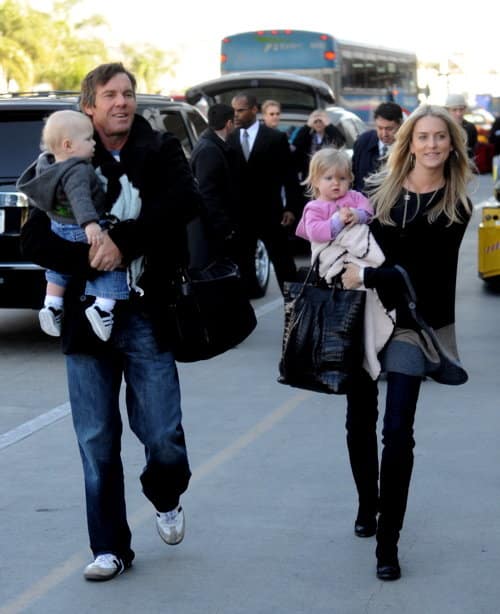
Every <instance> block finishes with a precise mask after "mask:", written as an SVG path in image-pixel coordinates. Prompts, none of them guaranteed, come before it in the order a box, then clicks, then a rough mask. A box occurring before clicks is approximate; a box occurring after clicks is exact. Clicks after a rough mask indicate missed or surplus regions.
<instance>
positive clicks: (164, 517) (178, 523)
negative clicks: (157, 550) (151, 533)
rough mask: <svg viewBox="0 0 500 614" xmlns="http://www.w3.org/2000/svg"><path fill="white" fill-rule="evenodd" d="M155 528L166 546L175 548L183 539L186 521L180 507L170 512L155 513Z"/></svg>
mask: <svg viewBox="0 0 500 614" xmlns="http://www.w3.org/2000/svg"><path fill="white" fill-rule="evenodd" d="M156 528H157V529H158V533H159V534H160V537H161V538H162V539H163V541H164V542H165V543H166V544H169V545H171V546H175V544H180V543H181V541H182V540H183V539H184V532H185V529H186V520H185V518H184V510H183V509H182V507H181V506H180V505H178V506H177V507H176V508H175V509H173V510H170V512H156Z"/></svg>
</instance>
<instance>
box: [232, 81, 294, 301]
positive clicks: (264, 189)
mask: <svg viewBox="0 0 500 614" xmlns="http://www.w3.org/2000/svg"><path fill="white" fill-rule="evenodd" d="M231 106H232V107H233V109H234V118H235V125H236V128H237V130H235V131H234V132H233V133H232V134H231V135H230V136H229V138H228V144H229V145H230V147H231V148H232V149H233V150H234V152H235V153H236V162H237V187H238V190H239V207H240V219H241V220H242V222H241V223H242V226H241V233H242V241H241V249H242V256H241V259H240V261H239V262H238V264H239V265H240V268H241V270H242V274H243V278H244V279H250V278H251V276H252V274H253V275H255V273H254V268H253V267H254V254H255V243H256V240H257V238H260V239H261V240H262V241H263V242H264V244H265V246H266V248H267V251H268V253H269V257H270V259H271V262H272V263H273V265H274V271H275V273H276V278H277V280H278V284H279V286H280V288H281V289H282V290H283V283H284V282H285V281H286V280H294V279H295V277H296V272H297V270H296V267H295V261H294V259H293V255H292V253H291V249H290V244H289V243H290V242H289V240H288V230H289V228H290V227H291V226H292V225H293V223H294V221H295V219H296V216H297V215H298V214H299V213H300V206H301V196H300V186H299V182H298V179H297V177H296V175H295V173H294V169H293V162H292V154H291V151H290V147H289V145H288V139H287V137H286V135H285V134H284V133H283V132H280V131H279V130H275V129H273V128H268V127H267V126H265V125H264V124H261V123H260V122H258V121H257V110H258V105H257V99H256V98H255V96H254V95H253V94H252V93H251V92H240V93H238V94H236V96H234V98H233V100H232V101H231ZM282 187H284V192H285V198H286V203H285V205H284V204H283V200H282Z"/></svg>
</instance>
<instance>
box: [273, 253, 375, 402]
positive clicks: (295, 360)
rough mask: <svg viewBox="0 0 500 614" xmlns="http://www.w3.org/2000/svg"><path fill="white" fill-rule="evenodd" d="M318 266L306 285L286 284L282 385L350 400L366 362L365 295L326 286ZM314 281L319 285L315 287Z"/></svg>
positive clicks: (361, 292)
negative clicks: (350, 390) (347, 395)
mask: <svg viewBox="0 0 500 614" xmlns="http://www.w3.org/2000/svg"><path fill="white" fill-rule="evenodd" d="M317 264H318V261H316V262H315V263H314V264H313V265H312V266H311V268H310V269H309V272H308V274H307V275H306V278H305V281H304V282H303V283H298V282H285V284H284V299H285V326H284V333H283V347H282V356H281V360H280V363H279V373H280V374H279V377H278V382H279V383H280V384H288V385H289V386H294V387H296V388H304V389H306V390H314V391H316V392H324V393H327V394H345V393H346V392H347V389H348V387H349V384H350V380H351V378H352V376H353V374H354V373H355V372H356V371H357V370H358V369H359V368H360V367H361V364H362V361H363V334H364V325H363V324H364V306H365V298H366V294H365V291H363V290H346V289H344V288H342V287H341V286H340V285H339V284H340V280H336V281H335V283H334V284H333V285H332V286H327V285H326V283H325V282H323V281H321V280H320V278H319V275H318V271H317ZM313 277H314V278H315V279H316V281H315V282H311V279H313Z"/></svg>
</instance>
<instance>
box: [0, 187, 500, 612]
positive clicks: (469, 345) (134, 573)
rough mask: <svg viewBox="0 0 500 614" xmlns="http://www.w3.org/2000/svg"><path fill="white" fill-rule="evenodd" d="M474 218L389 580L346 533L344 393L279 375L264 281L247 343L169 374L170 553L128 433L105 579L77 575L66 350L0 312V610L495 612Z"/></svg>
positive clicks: (499, 502) (80, 515)
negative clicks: (178, 470)
mask: <svg viewBox="0 0 500 614" xmlns="http://www.w3.org/2000/svg"><path fill="white" fill-rule="evenodd" d="M479 184H480V185H479V190H478V192H477V193H476V195H475V196H474V202H476V203H478V202H479V201H480V200H483V199H484V198H485V197H487V196H488V195H489V194H490V193H491V178H490V177H489V176H486V177H484V176H483V177H480V178H479ZM478 219H479V216H478V214H476V215H475V217H474V220H473V222H472V224H471V225H470V227H469V230H468V232H467V235H466V240H465V244H464V248H463V251H462V255H461V261H460V273H459V285H458V305H457V324H458V331H459V346H460V348H461V354H462V358H463V361H464V364H465V365H466V367H467V368H468V370H469V373H470V382H469V383H468V384H467V385H466V386H463V387H458V388H453V387H445V386H439V385H437V384H435V383H433V382H431V381H427V382H425V383H424V385H423V391H422V396H421V402H420V405H419V408H418V412H417V419H416V440H417V447H416V462H415V470H414V478H413V482H412V488H411V493H410V500H409V505H408V512H407V516H406V522H405V527H404V530H403V534H402V538H401V542H400V553H401V564H402V570H403V577H402V579H401V580H400V581H399V582H395V583H382V582H380V581H378V580H377V579H376V578H375V573H374V571H375V559H374V548H375V542H374V539H359V538H356V537H355V536H354V535H353V531H352V525H353V521H354V516H355V511H356V504H355V492H354V486H353V483H352V478H351V476H350V472H349V467H348V462H347V454H346V449H345V441H344V403H345V401H344V398H343V397H334V396H327V395H320V394H314V393H309V392H305V391H300V390H296V389H292V388H289V387H286V386H281V385H279V384H277V383H276V375H277V364H278V360H279V355H280V342H281V332H282V310H281V301H280V299H279V295H278V292H277V288H276V285H275V284H274V285H273V287H272V288H271V291H270V292H269V294H268V296H267V297H266V298H265V299H262V300H259V301H257V302H256V303H255V306H256V309H257V313H258V316H259V324H258V328H257V330H256V331H255V332H254V333H253V334H252V336H251V337H250V338H249V339H248V340H247V341H245V343H243V344H241V346H239V347H238V348H236V349H234V350H231V351H229V352H227V353H226V354H224V355H223V356H220V357H218V358H216V359H213V360H211V361H209V362H206V363H198V364H195V365H181V366H180V376H181V382H182V390H183V408H184V425H185V429H186V434H187V442H188V448H189V452H190V459H191V465H192V469H193V479H192V482H191V485H190V488H189V490H188V492H187V493H186V494H185V496H184V497H183V505H184V508H185V510H186V515H187V533H186V538H185V540H184V542H183V543H182V544H181V545H179V546H176V547H169V546H166V545H165V544H164V543H163V542H162V541H161V540H160V538H159V537H158V535H157V534H156V531H155V527H154V520H153V510H152V508H151V506H150V505H149V504H148V502H147V501H146V500H145V498H144V497H143V495H142V494H141V492H140V484H139V481H138V475H139V473H140V471H141V467H142V465H143V453H142V451H141V449H140V446H139V445H138V443H137V441H136V440H135V439H134V437H133V436H132V435H131V434H130V432H129V431H128V429H125V435H124V442H123V456H124V462H125V467H126V482H127V483H126V486H127V499H128V514H129V518H130V523H131V526H132V529H133V534H134V539H133V547H134V549H135V551H136V560H135V563H134V566H133V568H132V569H131V570H130V571H127V572H126V573H125V574H124V575H122V576H120V577H118V578H116V579H115V580H113V581H111V582H107V583H102V584H94V583H88V582H85V581H84V580H83V578H82V569H83V567H84V566H85V564H86V563H87V562H89V560H90V554H89V551H88V548H87V535H86V527H85V517H84V502H83V488H82V474H81V468H80V461H79V457H78V453H77V449H76V445H75V442H74V435H73V431H72V426H71V421H70V417H69V415H68V406H67V403H66V399H67V397H66V393H65V381H64V369H63V364H62V360H61V359H60V357H59V355H58V354H57V351H56V350H55V349H54V346H52V345H50V346H48V345H47V344H45V345H43V344H42V343H41V342H40V343H38V342H37V343H35V344H34V346H33V350H32V352H33V353H32V354H30V355H29V357H27V359H26V365H24V366H23V365H22V364H21V356H23V351H25V348H26V347H28V345H27V344H28V343H29V342H28V339H27V333H26V330H28V331H32V330H33V327H34V322H35V320H34V315H33V314H26V313H24V312H23V313H19V314H13V313H12V312H8V313H5V314H4V318H5V320H2V318H1V317H0V334H2V335H5V337H6V338H9V339H10V345H9V347H12V335H14V334H17V335H19V338H20V339H23V341H22V342H21V341H20V342H19V351H20V354H17V353H16V354H15V355H14V356H13V357H12V360H11V362H10V363H9V366H10V368H11V371H9V374H10V375H9V377H7V376H5V373H6V372H7V362H8V361H9V357H7V356H5V351H0V361H1V362H0V364H5V365H6V366H5V371H4V376H3V380H0V381H1V384H2V390H3V392H2V397H1V398H2V399H3V403H4V404H5V406H6V407H5V412H4V409H3V408H2V409H0V484H1V490H0V614H13V613H15V612H29V613H31V614H35V613H36V614H68V613H70V612H71V613H73V612H74V613H77V614H80V613H81V614H87V613H88V614H90V613H96V612H102V613H105V612H120V613H121V614H132V613H134V614H135V613H137V612H141V613H144V614H150V613H151V614H156V613H158V614H159V613H160V612H161V613H169V614H309V613H310V614H323V613H324V614H327V613H328V614H382V613H384V614H385V613H388V614H444V613H452V614H497V613H498V612H500V581H499V577H500V447H499V445H498V440H499V433H500V416H499V410H500V404H499V388H500V387H499V383H498V371H499V366H498V365H499V361H500V353H499V350H498V347H499V342H500V332H499V327H498V313H499V304H500V295H498V294H494V293H490V292H488V291H486V289H485V288H484V286H483V283H482V282H481V281H480V280H479V279H478V278H477V273H476V249H477V238H476V228H477V223H478ZM2 322H8V325H7V324H3V323H2ZM13 331H14V332H13ZM16 331H17V332H16ZM16 338H17V337H16ZM14 345H15V344H14ZM40 364H43V368H45V369H46V371H44V372H43V373H45V374H46V375H47V377H49V381H48V383H47V382H41V381H40V375H39V373H40V371H39V370H37V369H38V366H39V365H40ZM381 389H382V392H383V389H384V384H383V383H382V384H381ZM6 390H7V391H8V394H7V393H6V392H5V391H6ZM23 399H24V401H23ZM47 403H52V405H50V404H49V405H48V404H47ZM20 415H22V416H25V417H26V420H23V421H20V420H19V416H20ZM28 418H29V419H32V421H31V422H28Z"/></svg>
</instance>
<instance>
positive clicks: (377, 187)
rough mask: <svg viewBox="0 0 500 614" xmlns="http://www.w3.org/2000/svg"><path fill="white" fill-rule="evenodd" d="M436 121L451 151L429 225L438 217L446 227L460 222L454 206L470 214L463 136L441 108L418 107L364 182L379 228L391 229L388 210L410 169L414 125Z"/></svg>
mask: <svg viewBox="0 0 500 614" xmlns="http://www.w3.org/2000/svg"><path fill="white" fill-rule="evenodd" d="M428 116H431V117H437V118H439V119H441V120H443V121H444V123H445V124H446V126H447V128H448V132H449V134H450V139H451V146H452V151H451V152H450V155H449V157H448V159H447V160H446V162H445V167H444V178H445V180H446V184H445V189H444V195H443V197H442V198H441V200H439V201H438V202H436V204H435V205H434V206H433V207H432V208H431V209H430V210H429V211H428V212H427V215H428V217H429V220H430V221H431V222H433V221H434V220H435V219H436V218H437V217H438V216H439V215H440V214H442V213H444V215H445V216H446V217H447V218H448V219H449V221H450V223H452V222H457V221H460V216H459V213H458V211H457V205H458V204H459V203H461V204H462V205H463V207H464V209H465V210H466V211H468V212H470V211H471V207H470V204H469V199H468V197H467V184H468V183H469V181H470V180H471V179H472V176H473V173H472V169H471V164H470V162H469V158H468V156H467V146H466V142H467V135H466V134H465V130H463V129H462V128H461V127H460V126H459V125H458V124H457V122H456V121H455V120H454V118H453V117H452V116H451V115H450V114H449V113H448V111H447V110H446V109H445V108H444V107H440V106H437V105H421V106H420V107H418V108H417V109H415V111H413V113H412V114H411V115H410V116H409V117H408V118H407V119H406V120H405V121H404V122H403V124H402V125H401V128H400V129H399V130H398V132H397V134H396V140H395V142H394V145H393V147H392V150H391V152H390V154H389V157H388V160H387V164H386V165H385V167H384V168H383V169H382V170H381V171H380V172H378V173H375V174H374V175H370V176H369V177H368V178H367V179H366V181H365V185H366V189H367V192H368V195H369V197H370V200H371V202H372V204H373V206H374V208H375V217H377V218H378V219H379V220H380V222H381V223H382V224H386V225H389V226H394V225H395V224H394V222H393V220H392V219H391V209H392V207H393V206H394V205H395V203H396V202H397V201H398V199H399V197H400V194H401V190H402V188H403V184H404V182H405V180H406V178H407V176H408V174H409V173H410V171H411V170H412V168H413V163H414V161H413V156H412V154H411V151H410V146H411V142H412V137H413V132H414V130H415V124H416V123H417V122H418V120H419V119H422V118H423V117H428Z"/></svg>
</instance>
